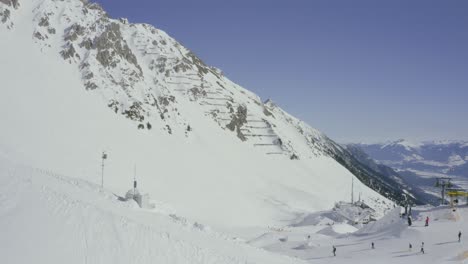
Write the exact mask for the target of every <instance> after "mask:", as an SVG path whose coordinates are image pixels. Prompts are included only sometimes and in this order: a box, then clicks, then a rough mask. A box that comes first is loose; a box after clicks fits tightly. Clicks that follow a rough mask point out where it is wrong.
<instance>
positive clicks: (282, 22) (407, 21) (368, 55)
mask: <svg viewBox="0 0 468 264" xmlns="http://www.w3.org/2000/svg"><path fill="white" fill-rule="evenodd" d="M97 2H99V3H100V4H102V5H103V7H104V8H105V9H106V10H107V11H108V13H109V15H110V16H111V17H115V18H118V17H127V18H128V19H129V20H130V22H134V23H135V22H144V23H149V24H152V25H154V26H156V27H157V28H159V29H162V30H164V31H166V32H167V33H168V34H169V35H171V36H172V37H174V38H175V39H176V40H178V41H179V42H181V43H182V44H183V45H185V46H186V47H187V48H189V49H191V50H192V51H194V52H195V53H196V54H197V55H198V56H199V57H200V58H201V59H202V60H204V61H205V62H206V63H207V64H209V65H213V66H216V67H218V68H220V69H222V70H223V71H224V73H225V75H227V76H228V77H229V78H230V79H231V80H233V81H234V82H236V83H238V84H240V85H242V86H244V87H245V88H247V89H249V90H251V91H253V92H255V93H257V94H258V95H260V97H261V98H262V99H267V98H272V99H273V100H274V101H275V102H276V103H277V104H278V105H280V106H281V107H283V108H284V109H286V110H287V111H288V112H290V113H291V114H293V115H295V116H297V117H299V118H301V119H303V120H304V121H306V122H307V123H309V124H310V125H312V126H313V127H315V128H318V129H320V130H322V131H323V132H325V133H326V134H328V135H329V136H330V137H331V138H333V139H336V140H337V141H342V142H350V141H366V142H368V141H376V140H386V139H397V138H408V139H413V140H421V139H468V1H463V0H453V1H452V0H440V1H432V0H412V1H408V0H392V1H378V0H368V1H360V0H358V1H349V0H343V1H336V0H288V1H286V0H284V1H276V0H257V1H254V0H236V1H220V0H197V1H194V0H185V1H182V0H164V1H160V0H138V1H133V0H132V1H131V0H97Z"/></svg>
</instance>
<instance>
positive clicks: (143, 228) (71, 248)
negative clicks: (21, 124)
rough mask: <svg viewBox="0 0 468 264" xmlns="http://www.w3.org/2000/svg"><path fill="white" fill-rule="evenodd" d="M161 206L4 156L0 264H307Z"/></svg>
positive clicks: (0, 163)
mask: <svg viewBox="0 0 468 264" xmlns="http://www.w3.org/2000/svg"><path fill="white" fill-rule="evenodd" d="M161 208H162V206H161V204H160V205H159V211H158V210H154V211H148V210H144V209H140V208H139V207H138V206H137V205H136V204H135V203H134V202H121V201H119V200H118V199H117V197H116V196H115V195H114V194H113V193H111V192H108V191H106V190H102V189H100V187H98V186H96V185H95V184H92V183H88V182H86V181H82V180H79V179H73V178H68V177H64V176H61V175H57V174H54V173H53V172H50V171H44V170H39V169H33V168H30V167H27V166H23V165H17V164H13V163H11V162H8V161H6V160H5V159H4V158H0V234H1V235H0V262H1V263H5V264H25V263H37V264H40V263H44V264H45V263H47V264H55V263H57V264H59V263H61V264H63V263H68V264H72V263H77V264H78V263H79V264H84V263H87V264H92V263H112V264H118V263H122V264H128V263H132V264H136V263H171V264H179V263H190V264H195V263H200V264H208V263H216V264H219V263H233V264H234V263H236V264H238V263H275V264H276V263H277V264H283V263H284V264H286V263H305V262H301V261H299V260H297V259H293V258H289V257H286V256H279V255H276V254H273V253H269V252H267V251H265V250H262V249H257V248H254V247H252V246H249V245H247V244H245V243H243V242H242V241H241V240H237V239H235V238H232V237H229V236H226V235H222V234H219V233H216V232H214V231H211V230H210V229H209V228H206V227H204V226H203V225H201V224H198V223H191V222H190V221H187V220H186V219H184V218H182V217H178V216H176V215H169V214H166V213H164V211H161Z"/></svg>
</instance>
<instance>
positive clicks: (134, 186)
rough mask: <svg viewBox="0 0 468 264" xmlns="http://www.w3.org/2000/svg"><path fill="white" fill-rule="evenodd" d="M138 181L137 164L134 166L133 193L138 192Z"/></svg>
mask: <svg viewBox="0 0 468 264" xmlns="http://www.w3.org/2000/svg"><path fill="white" fill-rule="evenodd" d="M136 187H137V181H136V164H135V165H134V166H133V195H135V193H136Z"/></svg>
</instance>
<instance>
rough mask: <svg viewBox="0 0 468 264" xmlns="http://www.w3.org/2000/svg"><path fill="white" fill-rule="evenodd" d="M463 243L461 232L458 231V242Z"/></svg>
mask: <svg viewBox="0 0 468 264" xmlns="http://www.w3.org/2000/svg"><path fill="white" fill-rule="evenodd" d="M460 241H461V231H458V242H460Z"/></svg>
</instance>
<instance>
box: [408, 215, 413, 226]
mask: <svg viewBox="0 0 468 264" xmlns="http://www.w3.org/2000/svg"><path fill="white" fill-rule="evenodd" d="M412 222H413V221H411V216H408V226H411V224H412Z"/></svg>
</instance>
